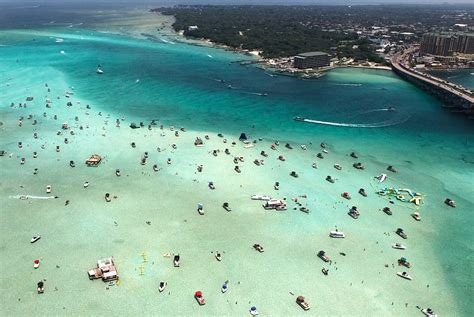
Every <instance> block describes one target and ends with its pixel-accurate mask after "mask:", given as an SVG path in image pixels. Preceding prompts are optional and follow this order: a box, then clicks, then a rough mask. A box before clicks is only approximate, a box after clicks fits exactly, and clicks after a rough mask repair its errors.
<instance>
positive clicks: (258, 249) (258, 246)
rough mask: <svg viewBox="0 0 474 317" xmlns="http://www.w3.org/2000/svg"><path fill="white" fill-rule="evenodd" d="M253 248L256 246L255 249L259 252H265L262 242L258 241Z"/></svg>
mask: <svg viewBox="0 0 474 317" xmlns="http://www.w3.org/2000/svg"><path fill="white" fill-rule="evenodd" d="M253 248H254V249H255V250H257V251H258V252H260V253H262V252H264V250H263V247H262V246H261V245H260V244H258V243H256V244H254V245H253Z"/></svg>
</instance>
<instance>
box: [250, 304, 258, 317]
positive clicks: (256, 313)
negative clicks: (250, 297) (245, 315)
mask: <svg viewBox="0 0 474 317" xmlns="http://www.w3.org/2000/svg"><path fill="white" fill-rule="evenodd" d="M249 312H250V315H252V316H257V315H258V310H257V307H255V306H252V307H250V309H249Z"/></svg>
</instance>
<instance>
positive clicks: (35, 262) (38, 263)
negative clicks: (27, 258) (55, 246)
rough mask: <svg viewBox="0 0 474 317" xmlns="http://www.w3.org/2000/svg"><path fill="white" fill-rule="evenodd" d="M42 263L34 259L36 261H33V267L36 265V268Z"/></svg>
mask: <svg viewBox="0 0 474 317" xmlns="http://www.w3.org/2000/svg"><path fill="white" fill-rule="evenodd" d="M40 263H41V261H40V260H34V261H33V267H34V268H35V269H37V268H39V266H40Z"/></svg>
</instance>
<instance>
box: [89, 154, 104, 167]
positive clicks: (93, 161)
mask: <svg viewBox="0 0 474 317" xmlns="http://www.w3.org/2000/svg"><path fill="white" fill-rule="evenodd" d="M101 161H102V157H101V156H100V155H98V154H92V155H91V157H89V159H87V160H86V165H87V166H98V165H99V164H100V162H101Z"/></svg>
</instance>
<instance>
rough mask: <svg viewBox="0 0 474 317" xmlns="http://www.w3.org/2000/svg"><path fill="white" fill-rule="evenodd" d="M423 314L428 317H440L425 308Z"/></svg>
mask: <svg viewBox="0 0 474 317" xmlns="http://www.w3.org/2000/svg"><path fill="white" fill-rule="evenodd" d="M421 312H422V313H423V314H425V316H428V317H438V315H437V314H436V313H435V312H434V311H433V310H432V309H431V308H423V309H422V310H421Z"/></svg>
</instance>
